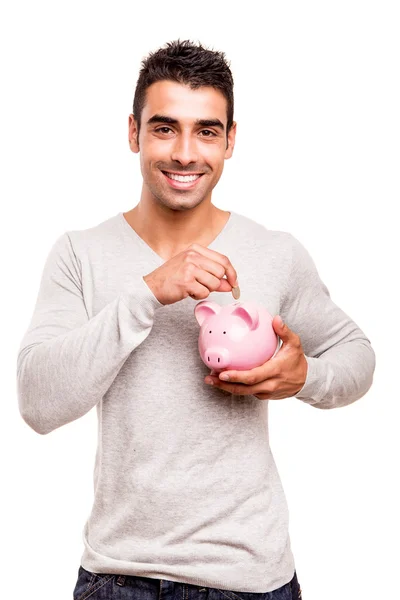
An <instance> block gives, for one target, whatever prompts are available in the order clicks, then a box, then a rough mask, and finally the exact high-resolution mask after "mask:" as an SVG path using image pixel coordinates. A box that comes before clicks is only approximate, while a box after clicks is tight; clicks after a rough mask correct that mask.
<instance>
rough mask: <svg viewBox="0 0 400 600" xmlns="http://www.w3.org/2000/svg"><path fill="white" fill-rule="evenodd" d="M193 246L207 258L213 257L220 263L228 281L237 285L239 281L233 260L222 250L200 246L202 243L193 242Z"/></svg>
mask: <svg viewBox="0 0 400 600" xmlns="http://www.w3.org/2000/svg"><path fill="white" fill-rule="evenodd" d="M191 248H193V250H196V252H199V253H200V254H203V255H204V256H205V257H206V258H209V259H211V260H212V261H214V262H216V263H219V264H220V265H222V266H223V268H224V271H225V274H226V277H227V279H228V282H229V283H230V285H231V286H232V287H235V286H236V285H237V283H238V281H237V272H236V270H235V268H234V267H233V265H232V263H231V261H230V260H229V258H228V257H227V256H225V254H221V253H220V252H216V251H215V250H210V248H205V247H204V246H200V244H192V245H191Z"/></svg>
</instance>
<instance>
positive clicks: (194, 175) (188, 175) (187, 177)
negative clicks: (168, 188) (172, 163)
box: [162, 171, 204, 183]
mask: <svg viewBox="0 0 400 600" xmlns="http://www.w3.org/2000/svg"><path fill="white" fill-rule="evenodd" d="M162 172H163V173H164V175H166V176H167V177H168V178H169V179H172V180H173V181H181V182H183V183H185V182H188V181H196V179H198V178H199V177H201V176H202V175H204V173H185V174H183V173H182V174H181V175H180V174H179V175H178V174H177V173H170V172H169V171H162Z"/></svg>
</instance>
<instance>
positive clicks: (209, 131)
mask: <svg viewBox="0 0 400 600" xmlns="http://www.w3.org/2000/svg"><path fill="white" fill-rule="evenodd" d="M205 131H207V132H208V133H211V135H206V136H204V137H213V136H214V137H215V136H216V133H214V132H213V131H211V130H210V129H203V130H202V131H201V132H200V133H204V132H205Z"/></svg>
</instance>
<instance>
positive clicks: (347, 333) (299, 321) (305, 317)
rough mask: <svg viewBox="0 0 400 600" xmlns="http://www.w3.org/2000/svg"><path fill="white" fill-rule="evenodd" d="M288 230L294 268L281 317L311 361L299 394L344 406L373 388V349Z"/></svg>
mask: <svg viewBox="0 0 400 600" xmlns="http://www.w3.org/2000/svg"><path fill="white" fill-rule="evenodd" d="M288 235H290V237H291V240H292V249H293V255H292V267H291V272H290V275H289V278H288V286H287V289H286V293H285V296H284V298H283V302H282V306H281V316H282V318H283V320H284V321H285V322H286V323H287V325H288V326H289V327H290V329H292V330H293V331H294V332H295V333H297V334H298V335H299V337H300V340H301V343H302V346H303V351H304V355H305V357H306V360H307V364H308V371H307V378H306V381H305V383H304V386H303V387H302V389H301V390H300V391H299V392H298V393H297V394H296V398H298V399H299V400H302V401H304V402H306V403H308V404H310V405H312V406H314V407H316V408H321V409H330V408H336V407H340V406H346V405H348V404H351V403H352V402H354V401H355V400H358V399H359V398H361V397H362V396H363V395H364V394H365V393H366V392H367V391H368V390H369V388H370V387H371V385H372V381H373V374H374V370H375V353H374V351H373V349H372V347H371V343H370V340H369V339H368V338H367V337H366V335H365V334H364V333H363V331H361V329H360V328H359V327H358V326H357V325H356V323H354V321H352V320H351V319H350V317H349V316H348V315H346V314H345V313H344V312H343V310H341V309H340V308H339V307H338V306H337V305H336V304H335V303H334V302H333V301H332V299H331V298H330V294H329V291H328V289H327V287H326V286H325V284H324V283H323V282H322V281H321V279H320V277H319V274H318V272H317V269H316V267H315V264H314V262H313V260H312V258H311V256H310V254H309V253H308V252H307V250H306V249H305V248H304V246H303V245H302V244H301V243H300V242H299V241H298V240H297V239H296V238H295V237H294V236H292V235H291V234H288Z"/></svg>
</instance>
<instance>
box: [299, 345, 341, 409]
mask: <svg viewBox="0 0 400 600" xmlns="http://www.w3.org/2000/svg"><path fill="white" fill-rule="evenodd" d="M304 356H305V355H304ZM305 359H306V361H307V365H308V368H307V376H306V380H305V382H304V385H303V387H302V388H301V390H300V391H299V392H298V393H297V394H296V396H295V397H296V398H298V399H299V400H302V401H303V402H306V403H308V404H317V403H318V402H320V401H321V400H323V398H324V397H325V396H326V394H327V391H328V390H329V387H330V385H331V383H332V380H333V373H332V371H331V369H329V365H328V363H327V362H324V361H322V360H321V359H319V358H312V357H310V356H305Z"/></svg>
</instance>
